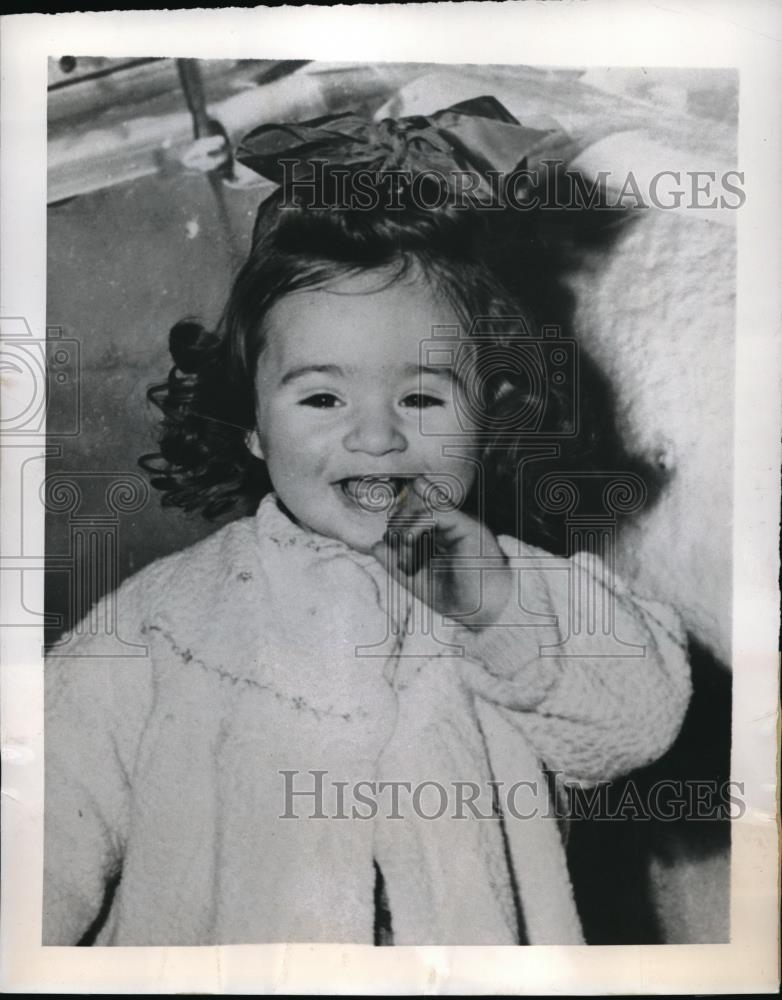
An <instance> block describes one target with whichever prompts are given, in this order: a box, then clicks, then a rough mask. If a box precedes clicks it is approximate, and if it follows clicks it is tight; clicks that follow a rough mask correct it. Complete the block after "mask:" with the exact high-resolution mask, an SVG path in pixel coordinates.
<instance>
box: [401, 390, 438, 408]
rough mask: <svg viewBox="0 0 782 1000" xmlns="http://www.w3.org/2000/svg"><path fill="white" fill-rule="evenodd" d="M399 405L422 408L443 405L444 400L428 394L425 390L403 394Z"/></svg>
mask: <svg viewBox="0 0 782 1000" xmlns="http://www.w3.org/2000/svg"><path fill="white" fill-rule="evenodd" d="M401 405H402V406H404V407H409V408H410V409H416V410H423V409H426V408H427V407H429V406H445V402H444V401H443V400H442V399H438V398H437V396H430V395H428V394H427V393H425V392H411V393H410V395H409V396H405V398H404V399H403V400H402V404H401Z"/></svg>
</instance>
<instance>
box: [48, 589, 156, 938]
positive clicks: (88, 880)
mask: <svg viewBox="0 0 782 1000" xmlns="http://www.w3.org/2000/svg"><path fill="white" fill-rule="evenodd" d="M138 589H139V588H138V586H137V585H136V583H135V582H134V581H129V584H126V585H125V586H123V587H120V589H119V590H118V591H117V592H116V593H115V594H114V595H112V596H111V597H109V598H105V599H103V600H102V601H99V602H98V603H97V604H96V605H95V607H94V608H93V609H92V611H91V612H90V614H88V615H87V617H86V618H85V619H84V621H82V622H80V623H79V625H77V626H76V628H75V629H74V632H73V636H72V638H71V639H70V641H68V642H66V643H64V644H60V645H59V646H57V647H55V648H54V650H53V651H52V653H51V654H50V655H49V657H48V658H47V661H46V664H45V668H44V678H45V688H44V710H45V724H44V749H45V759H44V770H45V785H44V892H43V944H45V945H73V944H77V943H78V941H79V940H80V939H81V937H82V936H83V935H84V933H85V932H86V931H87V930H88V929H89V928H90V925H91V924H92V923H93V921H94V920H95V918H96V917H97V915H98V913H99V911H100V909H101V905H102V903H103V899H104V893H105V889H106V885H107V882H108V880H109V879H111V878H112V876H116V875H119V874H120V873H121V867H122V858H123V850H124V842H125V836H126V832H127V827H128V821H129V815H128V813H129V795H128V792H129V787H130V780H131V775H132V769H133V761H134V758H135V753H136V748H137V745H138V739H139V736H140V733H141V731H142V728H143V724H144V720H145V719H146V717H147V715H148V712H149V706H150V704H151V697H152V684H151V669H150V662H149V656H148V655H147V650H146V647H145V646H144V644H143V636H142V635H141V633H140V625H139V624H138V622H139V620H140V619H139V614H138V607H137V605H138V597H137V593H138ZM114 609H116V612H115V611H114ZM115 614H116V617H115ZM119 640H122V642H124V643H133V644H136V645H133V646H131V645H122V643H121V642H120V641H119ZM125 653H127V654H133V655H123V654H125Z"/></svg>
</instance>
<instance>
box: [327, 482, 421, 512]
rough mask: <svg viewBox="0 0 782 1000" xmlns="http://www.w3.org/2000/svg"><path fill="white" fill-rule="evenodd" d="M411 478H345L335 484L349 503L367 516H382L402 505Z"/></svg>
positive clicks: (408, 490) (407, 492)
mask: <svg viewBox="0 0 782 1000" xmlns="http://www.w3.org/2000/svg"><path fill="white" fill-rule="evenodd" d="M412 478H413V477H412V476H347V477H346V478H345V479H340V480H338V481H337V483H336V484H335V485H336V486H338V487H339V490H340V492H341V493H342V495H343V497H345V499H346V500H348V502H349V503H351V504H352V505H354V506H356V507H358V508H359V509H360V510H363V511H365V512H366V513H368V514H382V513H384V512H389V511H391V510H392V509H393V508H394V507H397V506H399V504H401V503H403V502H404V501H405V499H406V497H407V496H408V494H409V492H410V482H411V480H412Z"/></svg>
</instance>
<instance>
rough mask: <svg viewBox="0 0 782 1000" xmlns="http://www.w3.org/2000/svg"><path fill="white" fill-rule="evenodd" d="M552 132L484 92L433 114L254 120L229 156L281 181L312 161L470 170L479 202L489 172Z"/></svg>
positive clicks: (517, 164)
mask: <svg viewBox="0 0 782 1000" xmlns="http://www.w3.org/2000/svg"><path fill="white" fill-rule="evenodd" d="M556 132H559V130H558V129H554V128H552V129H543V130H541V129H534V128H528V127H527V126H524V125H522V124H521V123H520V122H519V121H517V120H516V118H514V117H513V115H512V114H511V113H510V112H509V111H508V110H507V108H505V107H504V106H503V105H502V104H500V102H499V101H498V100H496V98H494V97H488V96H485V97H476V98H473V99H471V100H469V101H463V102H462V103H460V104H454V105H453V106H452V107H449V108H445V109H444V110H442V111H438V112H436V113H435V114H433V115H413V116H411V117H409V118H384V119H382V121H379V122H372V121H367V120H366V119H364V118H361V117H359V116H358V115H355V114H353V113H352V112H346V113H343V114H335V115H324V116H323V117H321V118H313V119H312V120H311V121H306V122H296V123H294V124H285V125H280V124H269V125H261V126H259V127H258V128H256V129H254V130H253V131H252V132H250V133H249V134H248V135H246V136H245V137H244V139H243V140H242V142H241V144H240V146H239V149H238V151H237V154H236V158H237V160H239V162H240V163H243V164H244V165H245V166H247V167H249V168H250V169H251V170H253V171H255V172H256V173H257V174H260V175H261V176H262V177H267V178H268V179H269V180H272V181H274V182H275V183H277V184H281V185H284V184H290V183H291V182H294V183H297V182H300V181H306V180H309V179H311V178H312V176H313V174H314V170H315V167H314V164H315V163H324V164H325V165H326V167H325V169H327V170H328V169H333V168H342V169H345V168H347V169H348V170H349V171H350V172H351V173H353V172H356V171H369V172H377V173H379V174H382V173H385V172H388V171H403V172H405V173H407V172H409V173H410V174H411V175H417V174H423V173H434V174H436V175H438V176H439V177H441V178H443V179H445V181H446V183H448V185H449V186H451V185H452V183H453V180H452V179H453V177H454V175H455V173H457V172H463V173H470V174H472V175H474V177H476V178H477V182H476V181H474V182H473V184H472V185H471V195H472V197H474V198H476V200H477V201H478V202H486V201H488V200H491V197H492V192H493V191H494V189H495V183H494V180H495V179H496V177H497V174H500V175H507V174H510V173H512V172H513V171H514V170H517V169H521V168H523V166H524V165H525V161H526V159H527V157H528V155H529V154H530V152H531V151H532V150H533V149H535V148H536V147H538V146H539V145H540V144H541V143H542V142H543V141H544V140H546V139H548V138H550V137H551V136H552V135H553V134H554V133H556ZM283 161H285V163H284V164H283ZM492 171H493V172H494V175H493V176H492V174H491V173H490V172H492Z"/></svg>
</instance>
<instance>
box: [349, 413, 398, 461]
mask: <svg viewBox="0 0 782 1000" xmlns="http://www.w3.org/2000/svg"><path fill="white" fill-rule="evenodd" d="M398 421H399V418H398V417H397V415H396V414H395V413H394V412H393V410H392V409H390V408H387V407H383V406H368V407H364V408H362V410H361V411H360V412H358V413H356V417H355V420H354V422H353V424H352V426H351V428H350V430H349V431H348V432H347V433H346V435H345V437H344V439H343V444H344V446H345V448H346V449H347V450H348V451H363V452H366V453H367V454H368V455H385V454H387V453H388V452H392V451H405V450H406V448H407V438H406V437H405V435H404V433H403V432H402V430H401V429H400V427H399V423H398Z"/></svg>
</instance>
